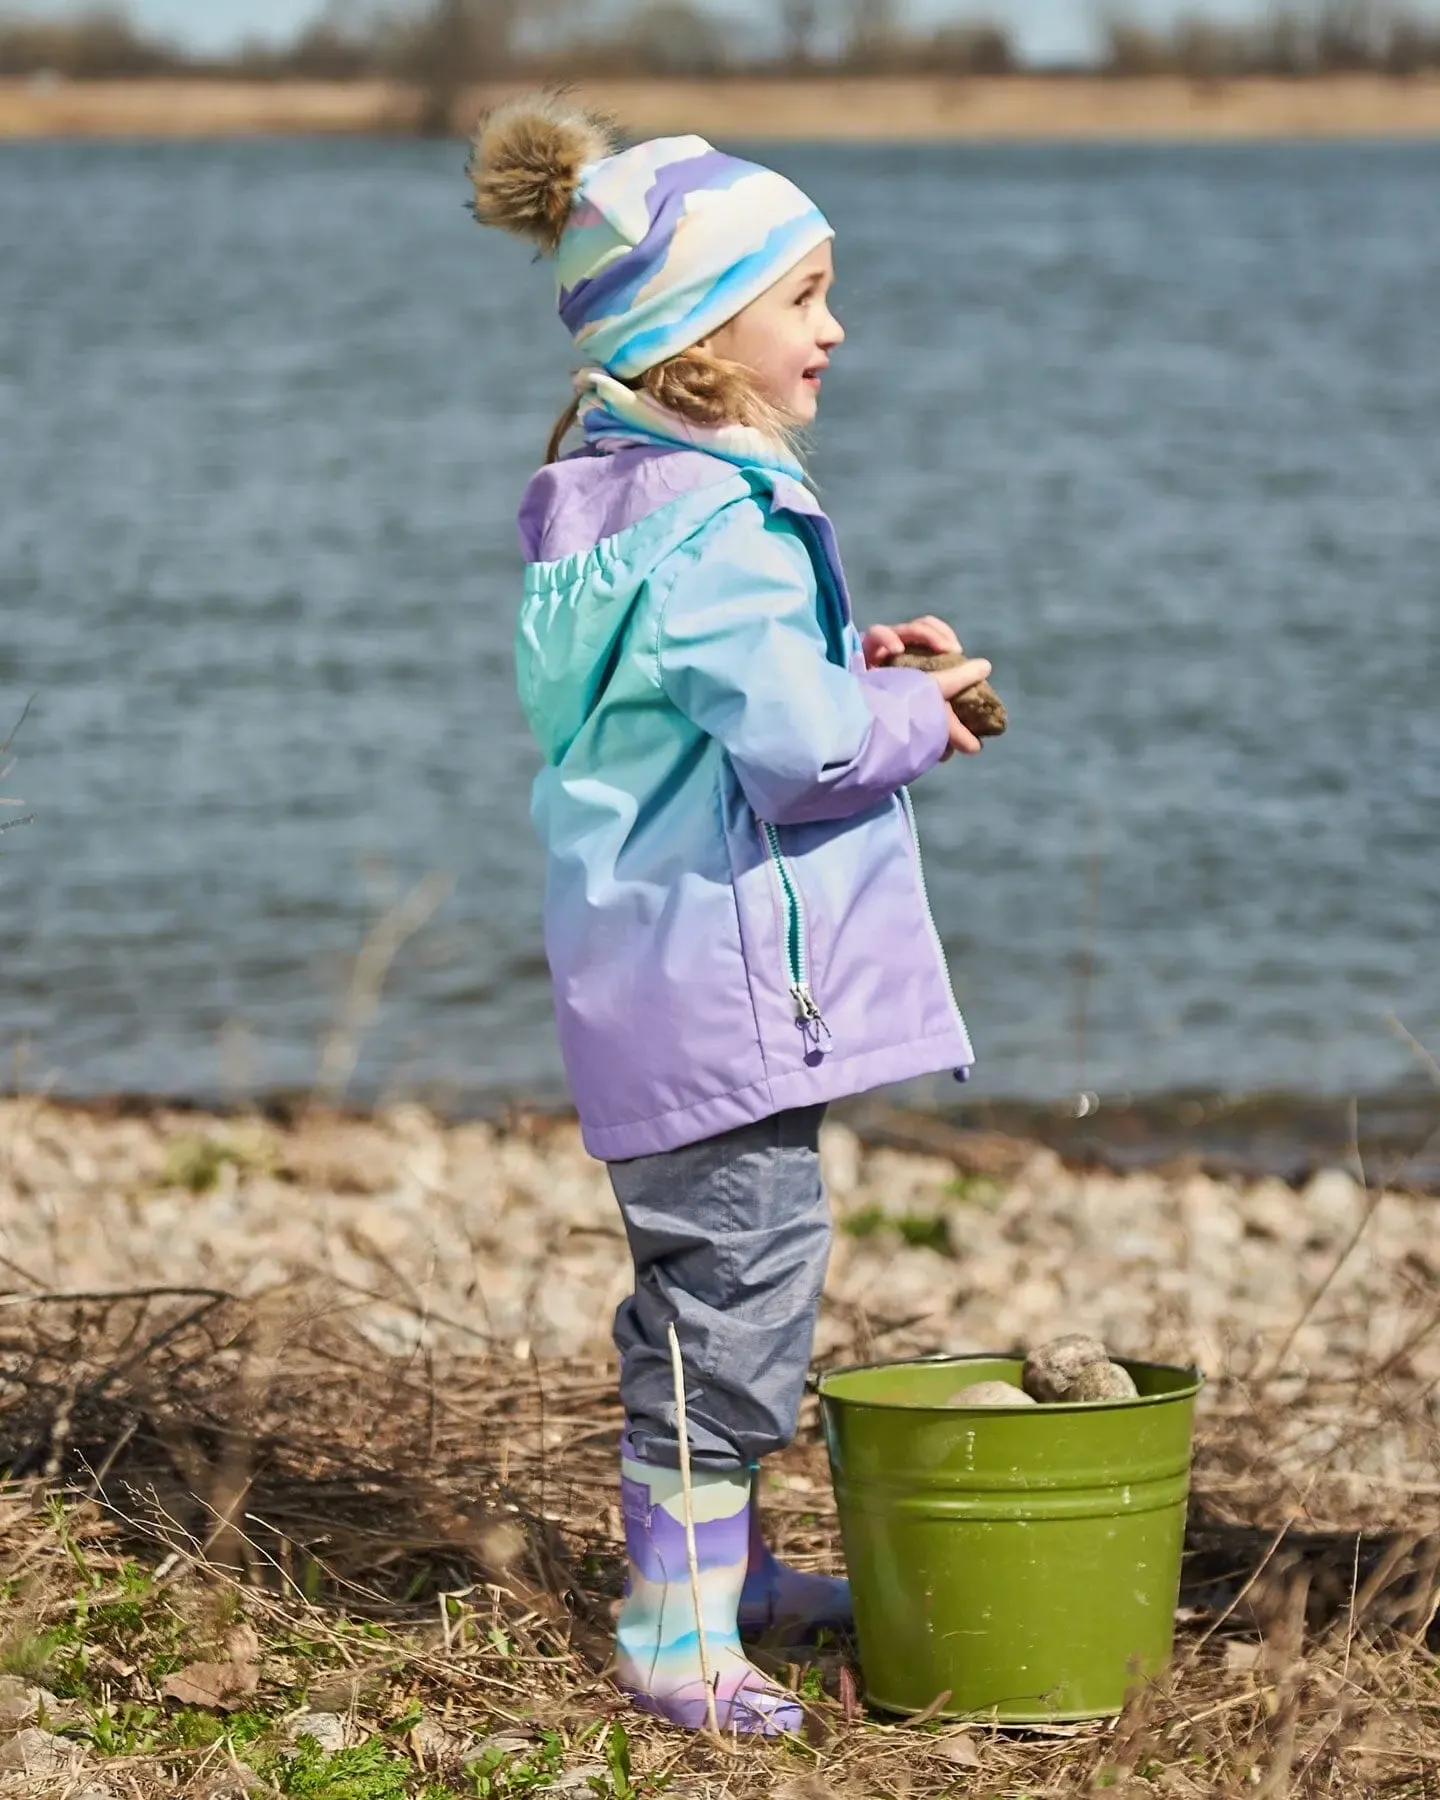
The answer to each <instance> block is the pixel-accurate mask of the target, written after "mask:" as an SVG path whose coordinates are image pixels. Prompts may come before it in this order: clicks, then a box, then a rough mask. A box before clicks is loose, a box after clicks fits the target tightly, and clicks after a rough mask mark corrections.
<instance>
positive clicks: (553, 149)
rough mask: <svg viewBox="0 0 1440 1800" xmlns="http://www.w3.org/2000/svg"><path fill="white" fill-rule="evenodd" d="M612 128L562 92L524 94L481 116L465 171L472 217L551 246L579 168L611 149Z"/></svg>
mask: <svg viewBox="0 0 1440 1800" xmlns="http://www.w3.org/2000/svg"><path fill="white" fill-rule="evenodd" d="M614 149H615V140H614V136H613V134H612V131H611V128H610V126H609V125H608V124H607V123H606V122H605V121H604V120H603V119H600V118H597V117H596V116H595V115H594V114H592V113H587V112H585V111H583V110H582V109H581V108H580V107H578V106H575V105H574V104H573V103H572V102H570V101H569V100H567V99H566V98H565V97H564V96H563V95H561V94H547V93H538V94H525V95H523V96H522V97H521V98H520V99H518V100H508V101H506V102H505V104H504V105H503V106H498V107H496V108H495V110H494V111H493V112H492V113H489V114H487V116H486V117H485V118H484V119H482V120H481V122H480V129H479V130H478V131H477V132H476V134H475V143H474V147H473V148H472V150H471V153H470V166H469V170H468V171H467V172H468V174H469V176H470V179H471V181H473V182H474V184H475V204H474V208H473V210H474V213H475V217H476V218H477V219H478V220H479V221H480V223H481V224H482V225H495V226H498V227H499V228H500V230H502V231H510V232H513V233H514V234H515V235H516V236H517V237H525V238H530V239H531V240H532V241H533V242H534V243H537V244H539V246H540V248H541V249H542V250H545V251H554V250H555V249H556V247H557V246H558V245H559V242H560V238H561V235H562V234H563V232H564V230H565V222H566V220H567V219H568V218H569V217H570V209H571V207H572V206H573V205H574V203H575V194H576V191H577V189H578V188H579V186H580V173H581V170H582V169H584V168H585V167H586V166H587V165H588V164H590V163H592V162H599V161H600V159H601V158H602V157H606V156H610V155H612V154H613V153H614Z"/></svg>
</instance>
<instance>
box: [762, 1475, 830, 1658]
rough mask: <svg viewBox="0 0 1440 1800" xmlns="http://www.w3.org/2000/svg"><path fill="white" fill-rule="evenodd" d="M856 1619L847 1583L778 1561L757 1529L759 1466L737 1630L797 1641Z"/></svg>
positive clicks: (776, 1639)
mask: <svg viewBox="0 0 1440 1800" xmlns="http://www.w3.org/2000/svg"><path fill="white" fill-rule="evenodd" d="M854 1621H855V1615H854V1613H853V1612H852V1611H851V1607H850V1583H849V1582H848V1581H841V1580H839V1579H838V1578H837V1577H836V1576H834V1575H805V1574H802V1573H801V1571H800V1570H799V1569H792V1568H791V1567H790V1565H789V1564H788V1563H783V1562H781V1560H780V1558H779V1557H778V1556H776V1554H775V1552H774V1551H773V1550H772V1549H771V1548H770V1546H769V1545H768V1544H767V1543H766V1542H765V1536H764V1533H763V1532H762V1530H761V1528H760V1471H759V1469H758V1468H757V1469H755V1470H754V1471H753V1474H752V1487H751V1494H750V1543H749V1558H748V1564H747V1567H746V1570H745V1586H744V1588H743V1589H742V1590H741V1594H740V1629H741V1630H742V1631H743V1632H744V1633H745V1634H746V1636H747V1637H760V1636H762V1635H764V1636H767V1637H769V1638H771V1639H772V1640H775V1641H778V1642H780V1643H799V1642H803V1641H804V1640H805V1639H807V1638H813V1637H815V1636H816V1635H817V1634H818V1633H820V1632H822V1631H849V1630H850V1629H851V1627H852V1626H853V1624H854Z"/></svg>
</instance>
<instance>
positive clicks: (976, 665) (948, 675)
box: [930, 656, 990, 700]
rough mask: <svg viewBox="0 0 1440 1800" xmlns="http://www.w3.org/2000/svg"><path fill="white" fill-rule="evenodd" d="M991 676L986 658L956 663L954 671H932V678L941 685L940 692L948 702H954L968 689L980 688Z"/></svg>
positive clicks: (981, 657) (971, 658)
mask: <svg viewBox="0 0 1440 1800" xmlns="http://www.w3.org/2000/svg"><path fill="white" fill-rule="evenodd" d="M989 674H990V665H989V663H988V662H986V660H985V658H984V657H983V656H972V657H970V658H969V659H968V660H967V661H965V662H962V663H956V665H955V667H954V668H953V669H932V670H931V672H930V678H931V680H932V681H934V682H936V683H937V684H938V685H939V688H940V692H941V693H942V694H943V695H944V696H945V698H946V699H947V700H953V699H954V698H955V696H956V695H957V694H963V693H964V692H965V691H966V689H967V688H973V687H978V686H979V685H980V683H981V682H982V681H984V680H986V679H987V677H988V676H989Z"/></svg>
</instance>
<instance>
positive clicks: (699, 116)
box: [0, 74, 1440, 142]
mask: <svg viewBox="0 0 1440 1800" xmlns="http://www.w3.org/2000/svg"><path fill="white" fill-rule="evenodd" d="M505 91H506V90H503V89H498V88H495V89H490V88H473V89H470V90H468V91H466V92H465V93H463V94H462V95H461V96H460V97H459V98H458V99H457V100H456V101H455V103H454V116H453V118H452V121H451V123H452V128H453V130H454V131H455V132H456V134H457V135H458V134H463V133H465V132H468V131H469V130H470V128H471V127H472V126H473V124H474V121H475V118H476V116H477V115H478V113H479V112H480V110H481V108H482V106H484V105H486V104H488V103H490V102H492V101H494V100H495V99H498V98H500V97H502V95H503V93H504V92H505ZM583 91H584V93H585V96H586V98H587V100H588V101H590V102H591V103H592V104H594V105H595V106H596V107H598V108H599V109H600V110H601V111H604V112H606V113H609V114H612V115H613V116H614V117H616V118H618V119H619V120H620V121H621V122H622V124H623V125H624V126H625V127H626V128H627V130H629V131H630V132H632V133H634V134H635V135H638V136H645V135H651V134H656V133H663V132H669V131H698V132H701V133H704V134H705V135H707V136H711V137H715V138H718V139H721V140H725V139H735V138H759V139H767V138H769V139H799V140H809V141H816V142H822V141H828V140H836V141H839V140H856V141H870V142H886V141H888V142H902V141H904V142H912V141H920V142H929V141H947V140H954V141H987V140H988V141H1025V140H1037V141H1038V140H1050V141H1091V142H1104V141H1117V142H1118V141H1126V140H1163V139H1177V140H1190V139H1193V140H1200V141H1212V140H1214V141H1226V140H1236V141H1244V140H1258V139H1277V138H1417V137H1418V138H1428V137H1434V136H1436V135H1437V134H1440V75H1435V74H1424V75H1417V76H1415V77H1414V78H1412V79H1407V80H1393V79H1388V78H1386V77H1384V76H1380V75H1363V74H1362V75H1337V76H1317V77H1315V78H1313V79H1309V80H1304V81H1295V80H1280V79H1272V78H1267V77H1263V76H1246V77H1242V78H1237V79H1234V80H1225V81H1206V82H1196V81H1191V80H1187V79H1185V78H1184V77H1181V76H1153V77H1147V76H1137V77H1135V78H1133V79H1126V80H1114V79H1106V78H1105V77H1103V76H1093V77H1067V78H1063V79H1056V78H1049V77H1045V76H1038V75H1032V76H1026V75H1016V76H1006V77H1003V78H990V77H976V78H973V79H972V78H957V77H939V78H935V79H928V78H921V77H883V76H870V77H864V78H861V77H855V78H848V79H847V78H843V77H816V78H814V79H808V80H803V81H790V80H783V79H774V78H769V79H749V78H738V77H737V78H735V79H730V80H722V81H707V80H694V79H676V80H666V81H656V80H643V79H636V80H593V81H587V82H586V83H584V84H583ZM424 104H425V103H424V97H423V96H422V95H421V94H420V93H419V92H418V91H417V90H414V89H411V88H407V87H405V86H403V85H400V84H396V83H392V82H385V81H355V82H323V81H294V82H288V81H287V82H273V81H250V82H247V81H236V80H228V79H214V80H186V79H183V78H176V79H164V80H149V81H103V82H100V81H96V82H82V81H74V82H58V83H50V84H46V83H36V82H26V81H13V80H12V81H0V139H3V138H27V137H96V136H106V137H146V138H166V137H179V138H197V137H231V136H253V135H257V134H267V133H288V132H306V133H309V132H382V133H384V132H408V131H412V130H414V129H415V128H416V126H417V123H418V122H419V121H420V119H421V116H422V113H423V111H424Z"/></svg>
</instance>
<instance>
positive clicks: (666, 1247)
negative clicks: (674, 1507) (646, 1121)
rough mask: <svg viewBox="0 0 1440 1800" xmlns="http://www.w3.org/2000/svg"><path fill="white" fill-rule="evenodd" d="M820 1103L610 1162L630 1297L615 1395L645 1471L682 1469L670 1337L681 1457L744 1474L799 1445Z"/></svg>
mask: <svg viewBox="0 0 1440 1800" xmlns="http://www.w3.org/2000/svg"><path fill="white" fill-rule="evenodd" d="M824 1115H825V1108H824V1106H807V1107H802V1108H798V1109H796V1110H794V1111H791V1112H782V1113H776V1114H775V1115H774V1116H773V1117H772V1118H768V1119H761V1120H759V1121H758V1122H757V1123H755V1124H753V1125H741V1126H739V1127H737V1128H736V1129H735V1130H734V1131H727V1132H723V1133H722V1134H721V1135H720V1136H719V1137H713V1138H705V1139H703V1140H702V1141H701V1142H700V1143H698V1144H686V1145H684V1146H683V1147H682V1148H681V1149H679V1150H667V1151H662V1152H661V1153H660V1154H658V1155H656V1156H637V1157H634V1158H632V1159H631V1160H629V1161H627V1162H614V1163H611V1164H610V1165H609V1169H610V1181H611V1185H612V1186H613V1187H614V1189H615V1197H616V1199H617V1200H618V1201H619V1202H620V1211H621V1213H622V1215H623V1216H624V1220H625V1232H626V1235H627V1237H628V1238H629V1240H630V1254H631V1256H632V1257H633V1259H634V1263H635V1292H634V1293H633V1294H632V1295H631V1297H630V1298H629V1299H628V1300H627V1301H625V1303H624V1304H623V1305H622V1306H621V1307H620V1309H619V1311H618V1312H617V1313H616V1315H615V1343H616V1347H617V1348H618V1349H619V1351H620V1395H621V1398H622V1399H623V1401H624V1403H625V1413H626V1417H627V1418H628V1420H629V1422H630V1435H631V1441H632V1443H633V1444H634V1447H635V1450H636V1452H637V1453H638V1455H639V1456H640V1458H641V1460H642V1461H645V1462H650V1463H661V1464H664V1465H666V1466H668V1467H670V1468H674V1467H675V1466H676V1464H677V1462H678V1460H679V1449H678V1437H677V1433H676V1428H675V1388H674V1382H673V1379H672V1375H671V1361H670V1342H669V1334H668V1327H669V1325H670V1322H671V1321H672V1320H673V1321H674V1322H675V1329H676V1332H677V1334H678V1336H679V1339H680V1353H681V1356H682V1357H683V1358H684V1362H685V1405H686V1412H687V1415H688V1421H689V1427H690V1432H689V1436H690V1455H691V1459H692V1461H694V1462H695V1463H696V1465H697V1466H700V1465H703V1466H704V1467H706V1468H712V1469H735V1468H742V1467H744V1466H746V1465H748V1464H749V1463H752V1462H755V1461H756V1460H757V1459H758V1458H760V1457H762V1456H764V1455H766V1454H767V1452H769V1451H771V1450H778V1449H779V1448H780V1447H781V1446H782V1445H783V1444H788V1443H789V1442H790V1439H791V1438H792V1437H793V1436H794V1435H795V1424H796V1419H797V1417H798V1414H799V1411H800V1401H801V1398H802V1396H803V1394H804V1392H805V1377H806V1374H807V1373H808V1371H809V1367H810V1353H811V1350H812V1348H813V1344H814V1337H815V1319H816V1315H817V1313H818V1311H819V1308H820V1293H821V1290H822V1288H823V1287H824V1285H825V1265H826V1262H827V1260H828V1258H829V1253H830V1207H829V1202H828V1201H827V1199H826V1197H825V1189H824V1187H823V1186H822V1184H821V1181H820V1153H819V1136H820V1121H821V1119H822V1118H823V1117H824Z"/></svg>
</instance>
